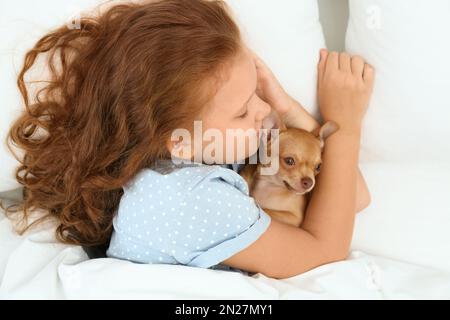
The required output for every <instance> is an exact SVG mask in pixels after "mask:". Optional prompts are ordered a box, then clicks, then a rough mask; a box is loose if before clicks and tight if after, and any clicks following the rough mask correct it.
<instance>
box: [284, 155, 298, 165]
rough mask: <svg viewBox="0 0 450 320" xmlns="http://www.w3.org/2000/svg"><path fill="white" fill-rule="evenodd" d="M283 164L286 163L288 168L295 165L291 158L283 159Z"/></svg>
mask: <svg viewBox="0 0 450 320" xmlns="http://www.w3.org/2000/svg"><path fill="white" fill-rule="evenodd" d="M284 163H286V164H287V165H288V166H293V165H294V164H295V161H294V159H293V158H292V157H287V158H284Z"/></svg>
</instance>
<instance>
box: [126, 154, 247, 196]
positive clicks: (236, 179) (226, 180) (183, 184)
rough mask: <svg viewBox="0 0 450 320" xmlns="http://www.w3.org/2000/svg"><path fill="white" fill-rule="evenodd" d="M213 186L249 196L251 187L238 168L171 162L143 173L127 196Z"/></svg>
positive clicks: (128, 184)
mask: <svg viewBox="0 0 450 320" xmlns="http://www.w3.org/2000/svg"><path fill="white" fill-rule="evenodd" d="M211 184H212V185H214V187H215V188H217V187H219V186H220V185H221V184H225V185H229V186H231V187H235V188H237V189H238V190H240V191H242V192H243V193H245V194H247V195H248V186H247V183H246V181H245V180H244V179H243V178H242V177H241V176H240V175H239V174H238V173H237V167H236V166H234V165H206V164H197V163H189V164H176V163H172V162H171V161H170V162H169V161H166V162H163V163H161V162H159V163H158V165H153V166H152V167H150V168H144V169H142V170H141V171H139V172H138V173H137V174H136V175H135V177H134V178H133V179H132V180H131V181H129V182H128V183H127V184H125V185H124V187H123V188H124V191H125V193H132V194H135V195H136V193H138V192H139V191H140V192H143V191H145V192H146V193H148V192H149V191H151V190H157V191H159V192H160V193H161V194H162V192H163V191H165V192H166V193H167V192H168V193H170V192H174V190H178V191H177V192H181V191H183V190H184V191H191V190H194V189H196V188H201V187H202V186H206V185H211ZM207 191H208V190H207Z"/></svg>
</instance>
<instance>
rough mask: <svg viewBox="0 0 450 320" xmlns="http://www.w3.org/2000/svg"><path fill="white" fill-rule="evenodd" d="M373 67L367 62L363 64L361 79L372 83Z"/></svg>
mask: <svg viewBox="0 0 450 320" xmlns="http://www.w3.org/2000/svg"><path fill="white" fill-rule="evenodd" d="M374 73H375V69H374V68H373V67H372V66H371V65H370V64H368V63H366V64H364V71H363V79H364V81H366V82H367V83H372V82H373V79H374Z"/></svg>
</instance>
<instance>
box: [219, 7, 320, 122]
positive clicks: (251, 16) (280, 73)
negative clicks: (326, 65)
mask: <svg viewBox="0 0 450 320" xmlns="http://www.w3.org/2000/svg"><path fill="white" fill-rule="evenodd" d="M226 2H227V3H228V4H229V6H230V7H231V9H232V10H233V12H234V14H235V19H236V21H237V23H238V24H239V26H240V29H241V32H242V35H243V37H244V39H245V41H246V43H247V44H248V45H249V46H250V47H251V48H252V49H253V50H254V51H255V52H256V53H257V54H258V55H259V56H260V57H261V58H262V59H263V60H264V61H265V62H266V64H267V65H268V66H269V67H270V69H271V70H272V71H273V72H274V74H275V75H276V77H277V78H278V80H279V81H280V83H281V84H282V85H283V87H284V88H285V90H286V91H287V92H288V93H289V94H290V95H291V96H292V97H293V98H295V99H296V100H297V101H299V102H300V103H301V104H302V105H303V106H304V107H305V109H306V110H307V111H308V112H310V113H311V114H312V115H313V116H314V117H315V118H316V119H320V112H319V108H318V105H317V63H318V62H319V50H320V49H321V48H325V47H326V45H325V39H324V36H323V31H322V25H321V24H320V21H319V8H318V5H317V0H280V1H273V0H226Z"/></svg>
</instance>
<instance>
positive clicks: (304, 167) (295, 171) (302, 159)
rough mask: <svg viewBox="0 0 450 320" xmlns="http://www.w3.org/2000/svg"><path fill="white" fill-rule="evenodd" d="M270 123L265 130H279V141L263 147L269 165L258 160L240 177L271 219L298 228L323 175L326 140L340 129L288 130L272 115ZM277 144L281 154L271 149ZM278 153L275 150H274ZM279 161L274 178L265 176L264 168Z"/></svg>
mask: <svg viewBox="0 0 450 320" xmlns="http://www.w3.org/2000/svg"><path fill="white" fill-rule="evenodd" d="M268 119H270V120H268V121H270V122H271V123H269V124H267V123H266V124H265V125H263V126H264V127H265V128H269V127H270V128H272V129H279V134H278V136H277V137H274V136H272V137H271V136H270V133H269V134H268V135H267V136H266V135H263V137H264V139H263V141H262V143H261V145H260V147H263V148H265V149H266V153H265V154H267V155H268V154H270V156H269V159H268V161H263V162H264V163H265V164H263V163H261V162H262V161H261V160H262V158H258V161H257V163H256V164H247V165H245V166H244V167H243V168H242V169H241V170H240V171H239V174H240V175H241V176H242V177H243V178H244V179H245V180H246V181H247V183H248V187H249V193H250V196H251V197H253V198H254V199H255V201H256V202H257V203H258V205H259V206H260V207H261V208H262V209H263V210H264V212H266V213H267V214H269V215H270V216H271V217H272V218H274V219H277V220H279V221H281V222H284V223H287V224H290V225H293V226H296V227H299V226H300V225H301V223H302V221H303V216H304V212H305V209H306V206H307V203H308V201H309V197H310V193H309V192H310V191H311V190H312V189H313V188H314V185H315V177H316V175H317V174H319V172H320V166H321V163H322V160H321V158H322V157H321V154H322V151H323V147H324V140H325V139H326V138H327V137H328V136H329V135H331V134H332V133H334V132H335V131H337V130H338V129H339V126H338V124H337V123H335V122H334V121H328V122H326V123H325V124H324V125H322V126H321V127H319V128H317V129H315V130H313V131H312V132H308V131H306V130H303V129H297V128H286V126H285V125H284V123H283V121H282V120H281V119H280V117H279V116H278V115H277V114H276V112H273V115H272V117H271V118H268ZM274 143H278V146H279V148H278V152H276V151H274V152H273V153H274V154H271V153H272V146H273V145H274ZM275 149H276V148H275ZM275 160H278V161H279V163H278V171H277V172H276V173H275V174H272V175H264V174H262V168H264V167H268V166H271V165H272V164H273V163H272V161H275Z"/></svg>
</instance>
